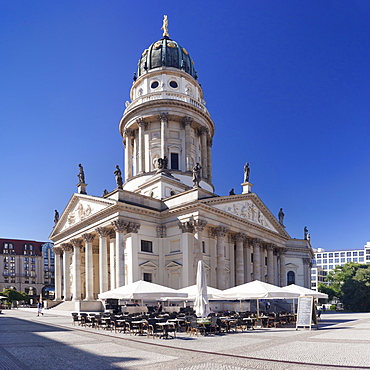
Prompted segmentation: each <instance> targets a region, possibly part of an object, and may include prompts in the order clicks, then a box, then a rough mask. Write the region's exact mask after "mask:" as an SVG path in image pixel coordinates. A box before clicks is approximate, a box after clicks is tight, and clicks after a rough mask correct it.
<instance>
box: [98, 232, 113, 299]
mask: <svg viewBox="0 0 370 370" xmlns="http://www.w3.org/2000/svg"><path fill="white" fill-rule="evenodd" d="M95 231H96V232H97V233H98V234H99V292H100V293H103V292H106V291H108V243H107V237H108V236H109V233H110V229H108V228H106V227H98V228H96V229H95Z"/></svg>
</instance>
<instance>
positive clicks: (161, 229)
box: [157, 225, 167, 238]
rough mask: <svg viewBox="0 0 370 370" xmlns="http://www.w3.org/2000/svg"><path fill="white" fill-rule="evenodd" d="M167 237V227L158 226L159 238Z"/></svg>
mask: <svg viewBox="0 0 370 370" xmlns="http://www.w3.org/2000/svg"><path fill="white" fill-rule="evenodd" d="M166 237H167V227H166V226H164V225H160V226H157V238H166Z"/></svg>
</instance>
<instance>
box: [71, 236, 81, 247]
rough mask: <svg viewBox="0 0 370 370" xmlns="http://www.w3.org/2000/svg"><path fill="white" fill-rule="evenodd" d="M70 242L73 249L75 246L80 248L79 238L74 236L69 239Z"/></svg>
mask: <svg viewBox="0 0 370 370" xmlns="http://www.w3.org/2000/svg"><path fill="white" fill-rule="evenodd" d="M71 244H72V245H73V247H74V249H76V248H80V249H81V248H82V239H81V238H75V239H71Z"/></svg>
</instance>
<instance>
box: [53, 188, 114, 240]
mask: <svg viewBox="0 0 370 370" xmlns="http://www.w3.org/2000/svg"><path fill="white" fill-rule="evenodd" d="M114 204H115V201H112V200H109V199H104V198H100V197H93V196H90V195H85V194H74V195H73V196H72V198H71V200H70V201H69V203H68V204H67V207H66V208H65V210H64V212H63V214H62V215H61V217H60V219H59V221H58V223H57V224H56V225H55V227H54V230H53V232H52V235H55V234H58V233H60V232H62V231H64V230H66V229H68V228H70V227H72V226H74V225H76V224H78V223H79V222H81V221H84V220H86V219H89V218H91V217H93V216H94V215H95V214H96V213H98V212H100V211H102V210H104V209H105V208H108V207H111V206H112V205H114Z"/></svg>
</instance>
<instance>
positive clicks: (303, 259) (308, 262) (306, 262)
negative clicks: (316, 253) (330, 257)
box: [302, 257, 312, 267]
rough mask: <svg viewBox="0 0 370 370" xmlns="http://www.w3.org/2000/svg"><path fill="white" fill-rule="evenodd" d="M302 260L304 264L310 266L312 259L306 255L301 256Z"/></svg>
mask: <svg viewBox="0 0 370 370" xmlns="http://www.w3.org/2000/svg"><path fill="white" fill-rule="evenodd" d="M302 261H303V264H304V265H308V266H310V267H311V266H312V261H311V258H308V257H303V258H302Z"/></svg>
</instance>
